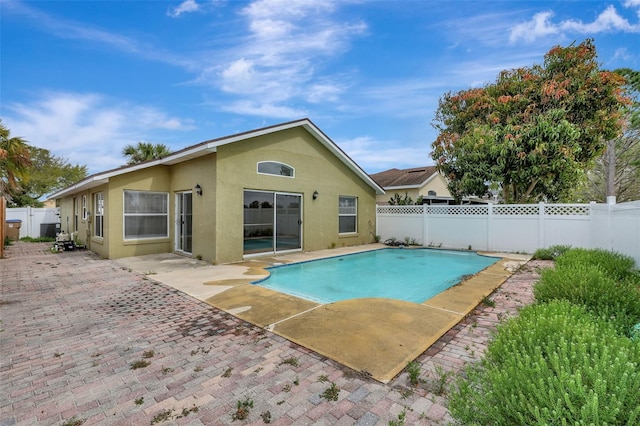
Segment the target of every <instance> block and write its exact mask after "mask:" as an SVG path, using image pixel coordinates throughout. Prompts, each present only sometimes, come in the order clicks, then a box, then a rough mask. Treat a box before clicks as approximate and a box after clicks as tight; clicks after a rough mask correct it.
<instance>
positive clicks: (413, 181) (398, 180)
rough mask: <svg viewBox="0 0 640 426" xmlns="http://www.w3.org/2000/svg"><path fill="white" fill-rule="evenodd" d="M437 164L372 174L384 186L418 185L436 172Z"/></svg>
mask: <svg viewBox="0 0 640 426" xmlns="http://www.w3.org/2000/svg"><path fill="white" fill-rule="evenodd" d="M436 172H437V171H436V167H435V166H425V167H414V168H412V169H395V168H394V169H389V170H385V171H382V172H379V173H374V174H372V175H370V176H371V178H372V179H373V180H375V181H376V182H377V183H378V185H380V186H382V187H383V188H390V187H396V186H400V187H402V186H418V185H422V184H423V183H425V182H426V181H427V180H428V179H429V178H430V177H431V176H432V175H433V174H434V173H436Z"/></svg>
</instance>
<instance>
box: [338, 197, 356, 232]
mask: <svg viewBox="0 0 640 426" xmlns="http://www.w3.org/2000/svg"><path fill="white" fill-rule="evenodd" d="M355 232H358V198H357V197H349V196H345V195H341V196H340V199H339V202H338V233H340V234H353V233H355Z"/></svg>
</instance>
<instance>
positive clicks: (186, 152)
mask: <svg viewBox="0 0 640 426" xmlns="http://www.w3.org/2000/svg"><path fill="white" fill-rule="evenodd" d="M296 127H302V128H304V129H305V130H307V131H308V132H309V133H310V134H311V135H312V136H313V137H315V138H316V139H317V140H318V142H320V143H321V144H322V145H324V146H325V147H326V148H327V149H328V150H329V151H331V152H332V153H333V155H335V156H336V157H337V158H338V159H340V161H342V162H343V163H344V164H345V165H346V166H347V167H348V168H349V169H351V171H353V172H354V173H355V174H356V175H358V176H359V177H360V178H361V179H362V180H363V181H365V182H366V183H367V184H368V185H369V186H370V187H371V188H373V189H374V190H375V191H376V194H378V195H382V194H384V190H383V189H382V188H381V187H380V185H378V184H377V183H376V182H375V181H374V180H373V179H372V178H371V177H370V176H369V175H368V174H367V173H365V171H364V170H362V168H360V166H358V165H357V164H356V162H355V161H353V160H352V159H351V158H350V157H349V156H348V155H347V154H346V153H345V152H344V151H343V150H342V149H340V147H339V146H338V145H336V144H335V142H333V141H332V140H331V139H329V137H328V136H327V135H325V134H324V133H323V132H322V130H320V129H319V128H318V127H317V126H316V125H315V124H313V122H311V120H309V119H308V118H304V119H301V120H296V121H290V122H287V123H282V124H277V125H274V126H269V127H263V128H261V129H256V130H251V131H248V132H243V133H237V134H235V135H230V136H224V137H221V138H218V139H212V140H208V141H204V142H201V143H199V144H196V145H192V146H189V147H187V148H184V149H181V150H180V151H176V152H173V153H171V154H169V155H168V156H166V157H163V158H161V159H158V160H151V161H147V162H144V163H140V164H134V165H131V166H124V167H120V168H117V169H112V170H107V171H105V172H101V173H96V174H94V175H91V176H89V177H87V178H85V179H83V180H81V181H80V182H77V183H75V184H73V185H71V186H69V187H67V188H65V189H62V190H60V191H58V192H56V193H54V194H51V195H50V196H49V198H50V199H55V198H60V197H64V196H66V195H70V194H73V193H75V192H79V191H84V190H87V189H90V188H93V187H96V186H99V185H103V184H105V183H107V182H109V178H111V177H114V176H119V175H122V174H125V173H129V172H133V171H136V170H142V169H146V168H149V167H153V166H157V165H173V164H178V163H182V162H184V161H187V160H191V159H193V158H198V157H202V156H205V155H208V154H211V153H214V152H216V151H217V148H218V147H219V146H222V145H226V144H230V143H234V142H240V141H243V140H247V139H250V138H254V137H257V136H263V135H267V134H271V133H276V132H279V131H282V130H288V129H292V128H296Z"/></svg>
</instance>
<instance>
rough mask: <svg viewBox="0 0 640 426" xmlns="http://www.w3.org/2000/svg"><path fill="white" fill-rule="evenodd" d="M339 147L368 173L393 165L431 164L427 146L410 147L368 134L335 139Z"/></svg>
mask: <svg viewBox="0 0 640 426" xmlns="http://www.w3.org/2000/svg"><path fill="white" fill-rule="evenodd" d="M337 143H338V145H339V146H340V148H341V149H342V150H343V151H344V152H345V153H346V154H347V155H348V156H349V157H351V158H352V159H353V160H354V161H355V162H356V163H357V164H358V165H359V166H360V167H362V168H363V169H364V170H365V171H367V172H368V173H377V172H379V171H382V170H386V169H390V168H393V167H396V168H399V169H402V168H410V167H420V166H425V165H429V164H433V160H432V159H431V157H429V149H430V148H429V146H428V145H427V144H425V145H424V146H419V147H411V146H407V145H406V143H401V141H388V140H387V141H383V140H377V139H374V138H372V137H369V136H360V137H357V138H353V139H344V140H339V141H337Z"/></svg>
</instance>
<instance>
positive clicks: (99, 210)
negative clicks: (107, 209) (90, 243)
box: [93, 192, 104, 238]
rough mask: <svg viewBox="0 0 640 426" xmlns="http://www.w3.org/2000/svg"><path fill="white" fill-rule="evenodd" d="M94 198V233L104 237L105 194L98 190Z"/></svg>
mask: <svg viewBox="0 0 640 426" xmlns="http://www.w3.org/2000/svg"><path fill="white" fill-rule="evenodd" d="M93 199H94V204H95V206H94V210H93V211H94V213H93V219H94V220H93V235H95V236H96V237H100V238H104V195H103V194H102V192H96V193H95V194H94V196H93Z"/></svg>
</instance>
